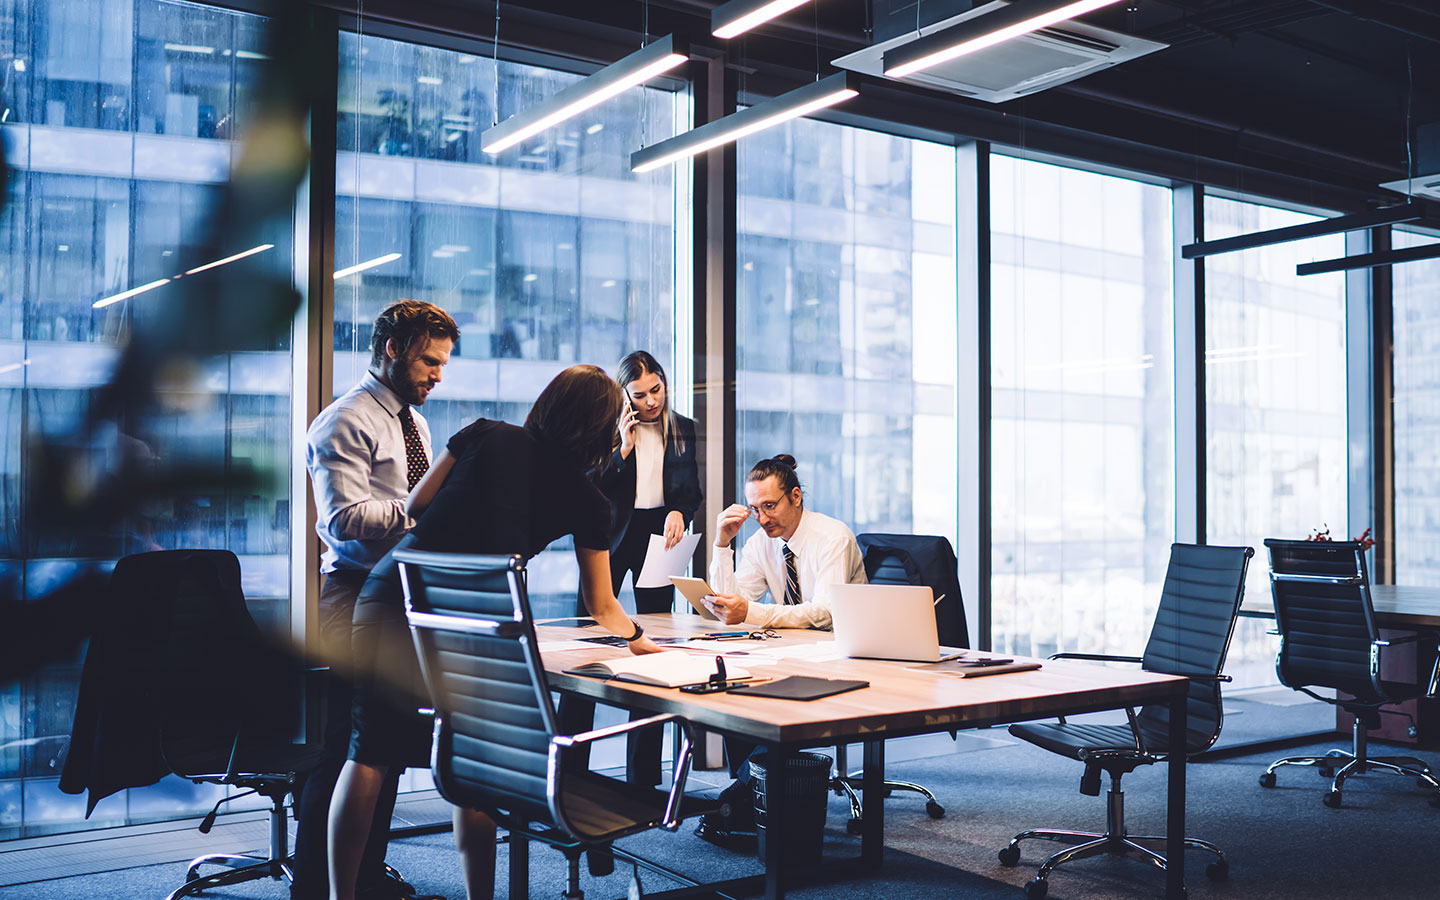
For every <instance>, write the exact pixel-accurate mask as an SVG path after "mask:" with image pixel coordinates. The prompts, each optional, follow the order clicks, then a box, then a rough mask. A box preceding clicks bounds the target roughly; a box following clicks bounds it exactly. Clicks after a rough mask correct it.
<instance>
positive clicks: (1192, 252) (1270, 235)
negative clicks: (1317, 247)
mask: <svg viewBox="0 0 1440 900" xmlns="http://www.w3.org/2000/svg"><path fill="white" fill-rule="evenodd" d="M1422 215H1423V213H1422V212H1421V210H1420V207H1419V206H1415V205H1412V204H1401V205H1399V206H1382V207H1380V208H1379V209H1371V210H1366V211H1365V212H1362V213H1353V214H1351V215H1348V216H1334V217H1332V218H1329V219H1319V220H1317V221H1314V222H1302V223H1300V224H1299V225H1286V226H1285V227H1284V228H1271V229H1270V230H1269V231H1254V232H1251V233H1250V234H1237V235H1236V236H1234V237H1228V238H1221V239H1220V240H1218V241H1200V242H1199V243H1195V244H1186V245H1185V246H1183V247H1181V248H1180V256H1181V257H1183V258H1185V259H1200V258H1201V257H1205V256H1214V255H1215V254H1217V253H1232V252H1234V251H1236V250H1253V249H1255V248H1256V247H1268V246H1270V245H1271V244H1284V243H1287V242H1289V241H1298V240H1301V239H1302V238H1311V237H1319V236H1320V235H1324V234H1339V233H1341V232H1343V231H1358V230H1359V229H1361V228H1374V227H1376V226H1377V225H1394V224H1396V223H1398V222H1413V221H1415V220H1416V219H1418V218H1420V217H1421V216H1422Z"/></svg>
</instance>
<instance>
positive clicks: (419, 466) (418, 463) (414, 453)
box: [399, 406, 430, 490]
mask: <svg viewBox="0 0 1440 900" xmlns="http://www.w3.org/2000/svg"><path fill="white" fill-rule="evenodd" d="M399 418H400V432H401V433H402V434H404V435H405V468H406V471H405V475H406V481H407V482H409V488H410V489H411V490H414V488H415V485H417V484H419V483H420V479H421V478H424V477H425V471H426V470H427V469H429V468H430V460H429V459H427V458H426V456H425V445H424V444H422V443H420V429H418V428H416V427H415V417H414V416H412V415H411V414H410V407H409V406H403V407H401V408H400V417H399Z"/></svg>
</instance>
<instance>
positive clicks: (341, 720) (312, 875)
mask: <svg viewBox="0 0 1440 900" xmlns="http://www.w3.org/2000/svg"><path fill="white" fill-rule="evenodd" d="M367 574H368V573H366V572H348V571H345V572H342V571H337V572H333V573H331V574H330V575H327V576H326V577H325V586H324V587H323V588H321V590H320V610H319V612H320V615H319V626H320V635H319V639H320V645H321V648H322V650H321V656H322V660H321V661H322V662H323V663H325V664H327V665H329V666H330V671H329V672H327V673H326V676H325V707H326V714H325V725H324V731H323V732H322V738H321V740H322V741H323V746H324V751H325V757H324V760H323V761H322V762H321V763H320V765H319V766H317V767H316V768H314V769H313V770H311V772H310V773H309V775H308V776H306V777H305V779H304V780H303V781H301V782H300V783H299V784H298V785H297V786H296V788H295V818H296V823H295V883H294V884H293V885H291V888H290V896H291V897H292V898H295V900H311V898H315V900H325V898H327V897H329V896H330V876H329V862H328V859H327V856H328V853H327V848H328V846H329V845H328V842H327V832H328V828H329V819H330V795H331V794H332V793H334V791H335V781H336V779H338V778H339V777H340V769H341V768H342V767H343V766H344V765H345V756H346V753H347V751H348V750H349V748H350V703H351V680H350V674H349V671H342V670H350V669H352V668H353V657H352V655H351V653H350V633H351V629H352V625H351V622H352V618H353V616H354V612H355V598H356V596H357V595H359V593H360V587H361V585H363V584H364V583H365V576H366V575H367ZM399 784H400V773H399V772H398V771H396V772H391V773H390V775H389V776H388V777H387V778H386V780H385V785H384V787H382V788H381V790H380V796H379V798H377V800H376V803H375V819H374V821H373V823H372V824H371V827H370V840H369V842H368V843H366V845H365V855H364V856H363V857H362V858H361V860H360V879H359V882H358V884H359V886H360V888H361V889H364V888H367V887H371V886H374V885H378V884H379V883H380V881H381V879H383V878H384V876H385V848H386V845H387V844H388V843H389V840H390V818H391V816H392V815H394V812H395V794H396V792H397V790H398V788H399Z"/></svg>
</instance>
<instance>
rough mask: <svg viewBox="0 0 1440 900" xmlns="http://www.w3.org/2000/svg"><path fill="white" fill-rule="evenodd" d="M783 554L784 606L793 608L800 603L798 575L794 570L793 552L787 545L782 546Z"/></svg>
mask: <svg viewBox="0 0 1440 900" xmlns="http://www.w3.org/2000/svg"><path fill="white" fill-rule="evenodd" d="M781 546H782V547H783V548H784V553H785V605H786V606H794V605H795V604H797V603H799V602H800V573H799V571H798V570H797V569H796V568H795V552H794V551H793V550H791V549H790V545H789V544H782V545H781Z"/></svg>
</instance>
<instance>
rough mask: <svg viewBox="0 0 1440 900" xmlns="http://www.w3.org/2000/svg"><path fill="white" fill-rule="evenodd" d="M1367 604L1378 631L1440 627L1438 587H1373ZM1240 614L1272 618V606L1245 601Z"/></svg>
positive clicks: (1265, 599) (1262, 599)
mask: <svg viewBox="0 0 1440 900" xmlns="http://www.w3.org/2000/svg"><path fill="white" fill-rule="evenodd" d="M1370 605H1371V606H1372V607H1373V608H1374V610H1375V624H1377V625H1379V626H1380V627H1381V628H1440V587H1434V586H1428V585H1427V586H1419V585H1400V584H1372V585H1370ZM1240 615H1242V616H1247V617H1250V618H1255V619H1273V618H1275V606H1274V604H1273V601H1271V599H1270V596H1269V595H1268V594H1258V596H1257V598H1256V599H1251V598H1249V597H1247V598H1246V600H1245V602H1244V603H1243V604H1241V606H1240Z"/></svg>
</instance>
